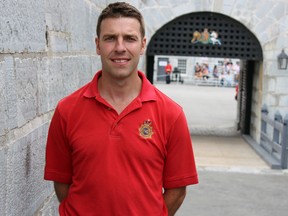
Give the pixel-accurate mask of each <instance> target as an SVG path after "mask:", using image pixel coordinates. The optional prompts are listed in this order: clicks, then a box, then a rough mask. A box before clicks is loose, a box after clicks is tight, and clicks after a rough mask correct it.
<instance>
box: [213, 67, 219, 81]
mask: <svg viewBox="0 0 288 216" xmlns="http://www.w3.org/2000/svg"><path fill="white" fill-rule="evenodd" d="M212 73H213V77H214V78H219V74H218V68H217V65H214V68H213V72H212Z"/></svg>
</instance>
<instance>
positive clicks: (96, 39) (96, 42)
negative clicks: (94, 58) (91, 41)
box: [95, 37, 100, 55]
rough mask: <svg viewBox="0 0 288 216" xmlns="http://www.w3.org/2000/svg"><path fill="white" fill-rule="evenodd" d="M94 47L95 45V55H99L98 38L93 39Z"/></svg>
mask: <svg viewBox="0 0 288 216" xmlns="http://www.w3.org/2000/svg"><path fill="white" fill-rule="evenodd" d="M95 45H96V53H97V54H98V55H100V47H99V38H98V37H96V38H95Z"/></svg>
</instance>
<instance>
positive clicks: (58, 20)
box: [45, 0, 74, 32]
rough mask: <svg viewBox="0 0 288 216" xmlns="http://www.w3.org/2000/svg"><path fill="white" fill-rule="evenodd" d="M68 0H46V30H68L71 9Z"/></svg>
mask: <svg viewBox="0 0 288 216" xmlns="http://www.w3.org/2000/svg"><path fill="white" fill-rule="evenodd" d="M70 2H71V1H70V0H61V1H59V0H46V11H45V12H46V15H45V17H46V25H47V27H48V30H51V31H58V32H69V29H70V25H74V23H71V22H70V11H71V3H70Z"/></svg>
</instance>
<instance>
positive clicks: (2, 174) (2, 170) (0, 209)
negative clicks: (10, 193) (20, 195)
mask: <svg viewBox="0 0 288 216" xmlns="http://www.w3.org/2000/svg"><path fill="white" fill-rule="evenodd" d="M6 156H7V149H5V148H0V164H1V166H0V215H5V201H6V171H7V165H6V162H7V161H6V159H7V157H6Z"/></svg>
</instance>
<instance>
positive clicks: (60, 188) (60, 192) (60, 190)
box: [54, 181, 70, 203]
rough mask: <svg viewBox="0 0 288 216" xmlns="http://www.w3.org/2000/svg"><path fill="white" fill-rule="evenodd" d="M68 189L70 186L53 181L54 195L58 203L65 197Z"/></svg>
mask: <svg viewBox="0 0 288 216" xmlns="http://www.w3.org/2000/svg"><path fill="white" fill-rule="evenodd" d="M69 187H70V184H64V183H60V182H55V181H54V189H55V193H56V196H57V198H58V200H59V202H60V203H61V202H62V201H63V200H64V199H65V198H66V197H67V195H68V191H69Z"/></svg>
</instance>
